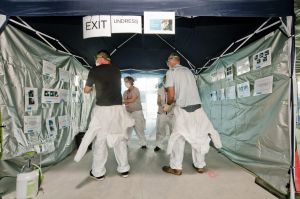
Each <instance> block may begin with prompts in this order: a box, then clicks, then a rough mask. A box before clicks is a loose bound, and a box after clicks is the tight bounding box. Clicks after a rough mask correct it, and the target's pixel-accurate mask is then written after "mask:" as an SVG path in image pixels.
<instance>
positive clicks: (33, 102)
mask: <svg viewBox="0 0 300 199" xmlns="http://www.w3.org/2000/svg"><path fill="white" fill-rule="evenodd" d="M37 95H38V89H37V88H29V87H25V111H28V112H31V111H36V110H37V109H38V96H37Z"/></svg>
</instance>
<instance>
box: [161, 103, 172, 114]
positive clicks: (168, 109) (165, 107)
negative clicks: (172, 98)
mask: <svg viewBox="0 0 300 199" xmlns="http://www.w3.org/2000/svg"><path fill="white" fill-rule="evenodd" d="M162 108H163V111H164V112H169V111H170V109H171V106H170V105H168V104H164V105H162Z"/></svg>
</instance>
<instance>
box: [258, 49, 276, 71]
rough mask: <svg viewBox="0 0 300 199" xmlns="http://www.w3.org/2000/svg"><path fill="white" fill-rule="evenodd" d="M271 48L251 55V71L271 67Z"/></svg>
mask: <svg viewBox="0 0 300 199" xmlns="http://www.w3.org/2000/svg"><path fill="white" fill-rule="evenodd" d="M271 59H272V57H271V48H267V49H265V50H263V51H260V52H259V53H257V54H255V55H253V69H254V70H257V69H260V68H263V67H266V66H269V65H271V62H272V60H271Z"/></svg>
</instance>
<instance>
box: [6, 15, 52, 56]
mask: <svg viewBox="0 0 300 199" xmlns="http://www.w3.org/2000/svg"><path fill="white" fill-rule="evenodd" d="M9 21H11V22H13V23H15V24H17V25H19V26H22V27H24V28H27V29H28V30H31V31H33V32H34V33H36V34H37V35H38V36H39V37H40V38H41V39H42V40H43V41H44V42H46V43H47V44H48V45H49V46H50V47H51V48H53V49H54V50H56V48H55V47H54V46H53V45H52V44H50V43H49V42H48V41H47V40H46V39H45V38H44V37H42V36H41V35H40V34H39V32H38V31H36V30H34V29H33V28H31V27H28V26H26V25H24V24H21V23H19V22H17V21H15V20H13V19H9Z"/></svg>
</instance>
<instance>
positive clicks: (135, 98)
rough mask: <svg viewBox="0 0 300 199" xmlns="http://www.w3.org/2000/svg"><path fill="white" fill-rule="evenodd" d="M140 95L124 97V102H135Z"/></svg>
mask: <svg viewBox="0 0 300 199" xmlns="http://www.w3.org/2000/svg"><path fill="white" fill-rule="evenodd" d="M138 97H139V96H132V97H131V98H127V99H124V103H125V104H128V103H133V102H135V101H136V100H137V98H138Z"/></svg>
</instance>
